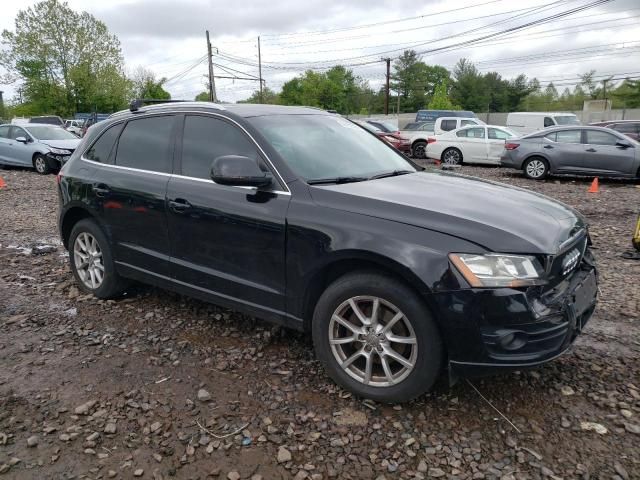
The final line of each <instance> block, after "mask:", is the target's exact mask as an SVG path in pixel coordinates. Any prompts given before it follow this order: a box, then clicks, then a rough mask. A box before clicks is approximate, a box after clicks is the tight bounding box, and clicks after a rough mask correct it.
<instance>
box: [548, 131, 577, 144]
mask: <svg viewBox="0 0 640 480" xmlns="http://www.w3.org/2000/svg"><path fill="white" fill-rule="evenodd" d="M580 136H581V132H580V130H562V131H559V132H555V133H550V134H549V135H546V138H548V139H549V140H551V141H552V142H557V143H580Z"/></svg>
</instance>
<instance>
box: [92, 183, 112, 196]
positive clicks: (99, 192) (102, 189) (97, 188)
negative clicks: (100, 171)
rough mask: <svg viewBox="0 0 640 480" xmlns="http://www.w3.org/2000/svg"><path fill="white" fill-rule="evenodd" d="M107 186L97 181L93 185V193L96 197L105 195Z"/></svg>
mask: <svg viewBox="0 0 640 480" xmlns="http://www.w3.org/2000/svg"><path fill="white" fill-rule="evenodd" d="M110 191H111V190H109V187H107V186H106V185H105V184H104V183H98V184H97V185H94V186H93V193H95V194H96V197H106V196H107V195H108V194H109V192H110Z"/></svg>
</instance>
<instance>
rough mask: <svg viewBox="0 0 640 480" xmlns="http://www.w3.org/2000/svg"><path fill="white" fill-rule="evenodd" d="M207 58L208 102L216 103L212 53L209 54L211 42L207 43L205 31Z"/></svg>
mask: <svg viewBox="0 0 640 480" xmlns="http://www.w3.org/2000/svg"><path fill="white" fill-rule="evenodd" d="M207 56H208V57H209V101H211V102H217V101H218V99H217V98H216V83H215V82H216V80H215V78H214V76H213V53H212V52H211V42H210V41H209V30H207Z"/></svg>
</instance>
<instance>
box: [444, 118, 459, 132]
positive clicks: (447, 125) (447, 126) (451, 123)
mask: <svg viewBox="0 0 640 480" xmlns="http://www.w3.org/2000/svg"><path fill="white" fill-rule="evenodd" d="M457 126H458V121H457V120H442V122H441V123H440V128H441V129H442V130H444V131H445V132H449V131H451V130H455V128H456V127H457Z"/></svg>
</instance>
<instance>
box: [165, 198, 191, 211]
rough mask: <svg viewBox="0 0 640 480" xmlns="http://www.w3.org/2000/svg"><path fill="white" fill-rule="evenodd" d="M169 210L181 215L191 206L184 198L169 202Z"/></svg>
mask: <svg viewBox="0 0 640 480" xmlns="http://www.w3.org/2000/svg"><path fill="white" fill-rule="evenodd" d="M169 208H170V209H171V210H173V211H174V212H175V213H183V212H185V211H187V210H189V209H190V208H191V204H190V203H189V202H188V201H186V200H185V199H184V198H176V199H175V200H169Z"/></svg>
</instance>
